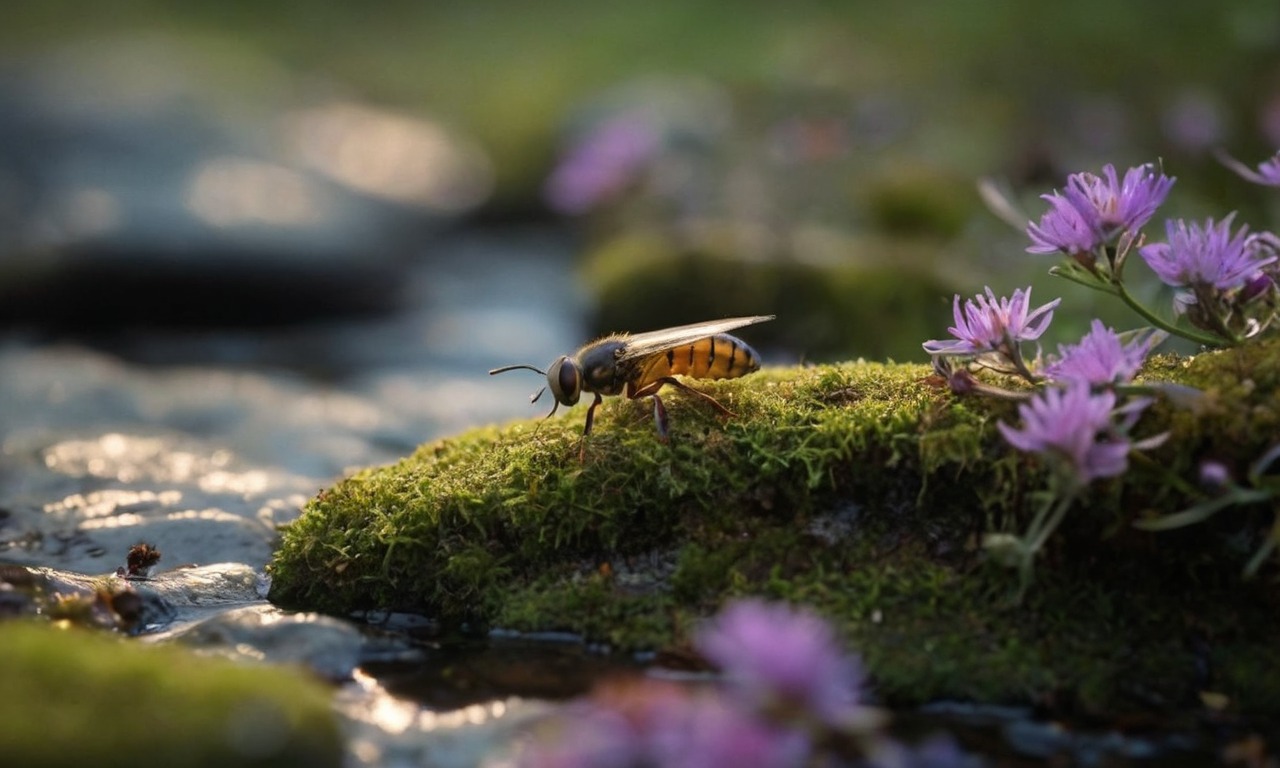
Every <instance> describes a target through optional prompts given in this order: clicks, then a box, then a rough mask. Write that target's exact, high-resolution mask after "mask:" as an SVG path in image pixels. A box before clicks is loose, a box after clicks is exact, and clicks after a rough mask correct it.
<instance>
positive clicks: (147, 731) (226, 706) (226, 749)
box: [0, 620, 342, 768]
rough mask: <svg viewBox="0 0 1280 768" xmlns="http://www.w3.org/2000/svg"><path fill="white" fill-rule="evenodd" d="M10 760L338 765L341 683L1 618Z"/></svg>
mask: <svg viewBox="0 0 1280 768" xmlns="http://www.w3.org/2000/svg"><path fill="white" fill-rule="evenodd" d="M0 658H3V659H4V674H0V723H3V727H0V754H3V755H4V762H5V764H6V765H13V766H19V765H20V766H32V767H34V766H45V765H49V766H52V765H58V766H63V765H84V766H90V765H92V766H103V767H104V768H105V767H107V766H121V767H122V768H125V767H127V768H133V767H134V766H138V765H155V766H161V765H163V766H173V767H174V768H178V767H180V766H210V767H211V768H212V767H213V766H218V767H219V768H220V767H221V766H229V765H235V766H282V767H283V766H299V767H301V766H327V765H332V766H337V765H340V764H341V763H342V744H341V740H340V737H339V733H338V726H337V722H336V718H335V717H334V715H333V712H332V710H331V707H330V704H329V692H328V690H327V689H326V687H325V686H323V685H322V684H320V683H319V682H318V681H315V680H312V679H308V678H306V677H304V676H303V675H302V673H300V672H298V671H292V670H286V669H281V668H274V667H266V666H248V665H242V664H235V663H232V662H229V661H226V660H222V659H211V658H204V657H200V656H196V655H195V654H193V653H192V652H190V651H187V650H183V649H179V648H176V647H157V646H144V645H140V644H139V643H138V641H136V640H123V639H122V638H120V637H119V636H116V635H110V634H106V633H97V632H90V631H85V630H79V629H69V628H59V627H58V626H56V625H50V624H49V623H48V622H34V621H26V620H12V621H6V622H0Z"/></svg>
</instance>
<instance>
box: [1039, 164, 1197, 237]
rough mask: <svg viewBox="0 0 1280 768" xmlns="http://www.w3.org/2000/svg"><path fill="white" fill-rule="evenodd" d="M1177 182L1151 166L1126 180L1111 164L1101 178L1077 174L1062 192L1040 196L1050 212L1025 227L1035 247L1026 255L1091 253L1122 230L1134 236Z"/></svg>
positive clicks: (1129, 173) (1131, 173) (1134, 171)
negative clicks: (1046, 203) (1133, 233)
mask: <svg viewBox="0 0 1280 768" xmlns="http://www.w3.org/2000/svg"><path fill="white" fill-rule="evenodd" d="M1174 181H1176V179H1173V178H1171V177H1169V176H1165V175H1164V174H1162V173H1156V171H1155V169H1154V166H1152V165H1151V164H1150V163H1148V164H1146V165H1140V166H1138V167H1136V168H1130V169H1129V170H1128V171H1126V172H1125V174H1124V179H1123V180H1121V179H1119V178H1118V177H1117V175H1116V168H1115V166H1114V165H1110V164H1108V165H1107V166H1106V167H1104V168H1103V169H1102V176H1098V175H1096V174H1092V173H1087V172H1082V173H1073V174H1071V175H1070V176H1068V177H1067V186H1066V188H1065V190H1064V191H1063V192H1061V193H1057V192H1055V193H1053V194H1051V195H1042V197H1043V199H1044V200H1047V201H1048V202H1049V205H1050V206H1051V209H1050V210H1049V211H1048V212H1047V213H1046V214H1045V215H1044V216H1043V217H1042V218H1041V219H1040V223H1039V224H1038V225H1037V224H1030V225H1029V226H1028V227H1027V235H1028V236H1030V237H1031V240H1032V242H1033V243H1034V244H1033V245H1032V246H1031V247H1030V248H1028V249H1027V251H1028V252H1030V253H1053V252H1055V251H1062V252H1064V253H1066V254H1068V255H1075V254H1078V253H1087V252H1089V251H1092V250H1094V249H1095V248H1097V247H1099V246H1101V245H1103V244H1104V243H1106V242H1107V241H1108V240H1110V239H1111V238H1112V237H1114V236H1115V235H1117V234H1119V233H1121V232H1136V231H1138V230H1139V229H1142V227H1143V225H1145V224H1146V223H1147V222H1148V221H1150V220H1151V217H1152V216H1154V215H1155V212H1156V209H1157V208H1159V207H1160V205H1161V204H1162V203H1163V202H1164V199H1165V197H1167V196H1168V194H1169V190H1170V189H1171V188H1172V187H1173V183H1174Z"/></svg>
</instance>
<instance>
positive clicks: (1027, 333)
mask: <svg viewBox="0 0 1280 768" xmlns="http://www.w3.org/2000/svg"><path fill="white" fill-rule="evenodd" d="M1030 301H1031V288H1030V286H1028V287H1027V289H1026V290H1025V291H1023V290H1015V291H1014V292H1013V296H1011V297H1010V298H1007V299H997V298H996V295H995V294H994V293H992V292H991V289H990V288H987V289H986V296H983V295H982V294H978V295H977V296H976V297H974V298H973V299H969V300H966V301H965V303H964V310H963V312H962V311H961V308H960V295H959V294H956V298H955V302H954V304H953V305H952V307H953V308H952V311H953V313H954V316H955V321H956V324H955V325H953V326H952V327H950V328H948V329H947V330H948V331H949V332H950V333H951V335H952V336H955V337H956V339H957V340H937V339H935V340H932V341H926V342H925V343H924V351H925V352H928V353H929V354H931V355H973V354H981V353H983V352H996V351H1003V352H1008V353H1012V352H1013V348H1014V347H1016V346H1017V345H1018V344H1019V343H1021V342H1023V341H1034V340H1035V339H1038V338H1040V334H1042V333H1044V330H1045V328H1048V327H1049V322H1050V321H1051V320H1053V309H1054V307H1057V306H1058V303H1059V302H1061V301H1062V299H1054V300H1053V301H1051V302H1049V303H1048V304H1045V305H1044V306H1042V307H1038V308H1037V309H1035V310H1034V311H1032V312H1030V313H1028V312H1027V307H1028V305H1029V304H1030Z"/></svg>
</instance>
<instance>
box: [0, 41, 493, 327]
mask: <svg viewBox="0 0 1280 768" xmlns="http://www.w3.org/2000/svg"><path fill="white" fill-rule="evenodd" d="M205 47H206V48H207V47H208V46H205ZM336 91H337V89H336V88H335V87H334V86H333V85H332V84H328V83H317V82H312V81H308V80H305V79H304V78H301V77H298V76H296V75H293V74H291V73H286V72H283V71H281V70H280V69H279V68H278V67H276V66H274V65H273V64H271V63H269V62H264V61H261V60H258V59H255V58H253V57H251V56H249V55H247V54H246V53H245V52H243V51H240V50H222V49H217V50H215V51H209V50H204V49H202V48H201V46H200V45H198V44H196V43H195V41H177V40H169V39H165V38H145V39H129V40H117V41H110V42H103V43H91V44H82V45H78V46H77V47H76V48H75V49H74V50H73V51H61V52H54V53H46V54H41V55H30V56H28V57H26V58H23V59H17V60H12V59H11V60H9V61H8V62H6V63H5V65H0V322H10V323H12V322H23V321H27V322H35V323H52V324H63V325H71V326H73V327H84V326H88V327H91V328H98V327H101V326H103V325H106V326H111V325H126V324H128V325H136V324H143V325H171V324H176V325H196V326H204V325H228V324H231V325H258V324H267V323H278V322H293V321H299V320H305V319H308V318H312V317H316V316H324V315H329V314H333V313H349V312H363V311H370V310H378V309H381V308H384V307H387V306H389V305H391V304H393V303H394V301H395V298H396V296H397V288H398V286H399V285H400V284H401V277H402V274H403V270H404V267H405V266H406V264H407V262H408V261H409V260H410V259H411V257H413V256H414V255H415V254H417V253H420V252H421V251H422V250H423V248H424V242H425V240H426V238H427V237H428V236H429V235H430V234H431V233H432V232H434V231H436V230H437V229H438V228H439V227H440V226H441V225H442V224H443V223H446V222H448V221H449V220H450V219H452V218H455V217H456V216H458V215H459V214H461V213H464V212H466V211H467V210H469V209H470V208H473V207H474V206H476V205H477V204H479V203H480V202H481V201H483V200H484V198H485V197H486V196H487V194H488V191H489V187H490V169H489V165H488V161H487V159H486V158H485V157H484V155H483V154H482V153H481V152H480V150H479V149H477V148H476V147H475V146H474V145H472V144H471V143H470V142H468V141H466V140H465V139H461V138H459V137H457V136H456V135H453V134H451V133H450V132H449V131H448V130H446V129H445V128H443V127H442V126H440V125H437V124H436V123H433V122H430V121H428V120H425V119H421V118H418V117H412V116H409V115H404V114H395V113H391V112H387V111H384V110H381V109H378V108H375V107H372V106H369V105H365V104H360V103H358V102H356V101H353V100H351V99H347V98H343V97H342V96H341V95H340V94H337V93H336ZM299 94H304V95H299Z"/></svg>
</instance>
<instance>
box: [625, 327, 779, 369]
mask: <svg viewBox="0 0 1280 768" xmlns="http://www.w3.org/2000/svg"><path fill="white" fill-rule="evenodd" d="M773 318H774V315H752V316H750V317H726V318H724V319H723V320H707V321H705V322H701V323H693V324H691V325H678V326H676V327H675V328H663V329H662V330H660V331H648V332H646V333H637V334H633V335H630V336H625V337H623V338H624V341H625V342H626V346H625V347H623V348H622V349H621V350H620V351H619V352H618V355H617V359H618V361H619V362H621V361H623V360H632V359H634V358H637V357H644V356H645V355H652V354H655V353H658V352H662V351H665V350H668V349H671V348H672V347H678V346H680V345H682V344H689V343H692V342H695V341H697V340H698V339H705V338H707V337H708V336H715V335H716V334H717V333H726V332H728V331H732V330H733V329H734V328H741V327H742V326H744V325H753V324H755V323H763V322H765V321H766V320H772V319H773Z"/></svg>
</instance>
